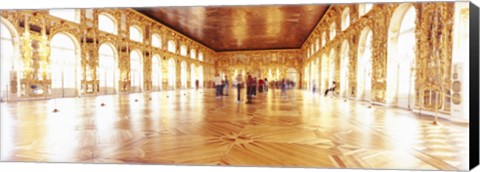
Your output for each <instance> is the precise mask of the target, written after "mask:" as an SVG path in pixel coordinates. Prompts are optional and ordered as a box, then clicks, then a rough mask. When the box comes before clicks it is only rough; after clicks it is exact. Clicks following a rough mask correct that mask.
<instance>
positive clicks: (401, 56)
mask: <svg viewBox="0 0 480 172" xmlns="http://www.w3.org/2000/svg"><path fill="white" fill-rule="evenodd" d="M415 20H416V12H415V8H414V7H413V5H412V4H409V3H407V4H402V5H400V6H398V7H397V9H396V10H395V11H394V13H393V15H392V19H391V20H390V25H389V29H388V45H387V47H388V57H387V93H386V101H387V103H396V105H397V106H399V107H402V108H409V107H413V103H414V97H415V96H414V90H415V84H414V83H415V82H414V81H415V80H414V77H415V72H412V70H413V67H414V66H415V45H416V41H415Z"/></svg>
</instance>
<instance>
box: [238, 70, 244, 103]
mask: <svg viewBox="0 0 480 172" xmlns="http://www.w3.org/2000/svg"><path fill="white" fill-rule="evenodd" d="M242 83H243V81H242V75H241V74H238V75H237V103H240V96H241V95H240V93H241V92H240V90H241V89H242Z"/></svg>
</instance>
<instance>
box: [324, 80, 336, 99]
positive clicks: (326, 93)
mask: <svg viewBox="0 0 480 172" xmlns="http://www.w3.org/2000/svg"><path fill="white" fill-rule="evenodd" d="M335 88H337V83H335V81H333V82H332V85H331V86H330V88H329V89H327V90H325V97H326V96H327V95H328V92H330V91H333V92H334V93H335Z"/></svg>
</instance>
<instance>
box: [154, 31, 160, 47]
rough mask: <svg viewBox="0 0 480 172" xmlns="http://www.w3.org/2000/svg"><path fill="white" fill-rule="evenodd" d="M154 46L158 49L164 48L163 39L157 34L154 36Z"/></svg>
mask: <svg viewBox="0 0 480 172" xmlns="http://www.w3.org/2000/svg"><path fill="white" fill-rule="evenodd" d="M152 46H153V47H157V48H162V39H161V37H160V35H158V34H156V33H154V34H153V35H152Z"/></svg>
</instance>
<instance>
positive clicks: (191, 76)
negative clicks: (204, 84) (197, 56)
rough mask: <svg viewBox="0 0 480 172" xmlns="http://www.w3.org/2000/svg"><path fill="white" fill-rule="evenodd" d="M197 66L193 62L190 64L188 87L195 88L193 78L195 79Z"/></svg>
mask: <svg viewBox="0 0 480 172" xmlns="http://www.w3.org/2000/svg"><path fill="white" fill-rule="evenodd" d="M196 74H197V68H196V67H195V64H191V65H190V85H191V86H190V87H191V88H195V80H197V79H198V78H197V75H196Z"/></svg>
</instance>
